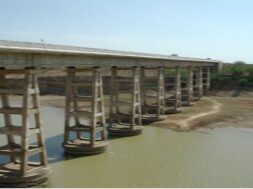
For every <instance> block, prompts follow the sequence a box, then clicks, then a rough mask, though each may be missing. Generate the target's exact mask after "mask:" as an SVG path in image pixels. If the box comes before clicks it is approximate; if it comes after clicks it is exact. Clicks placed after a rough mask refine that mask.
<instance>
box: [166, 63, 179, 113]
mask: <svg viewBox="0 0 253 189" xmlns="http://www.w3.org/2000/svg"><path fill="white" fill-rule="evenodd" d="M180 70H181V69H180V67H179V66H177V67H175V68H172V69H171V68H167V69H166V72H167V73H166V75H168V76H166V80H165V81H166V82H165V88H166V90H165V94H166V95H165V103H166V106H167V107H168V109H170V110H168V111H166V113H179V112H182V109H181V106H182V105H181V97H182V96H181V95H182V94H181V71H180ZM173 71H174V72H173Z"/></svg>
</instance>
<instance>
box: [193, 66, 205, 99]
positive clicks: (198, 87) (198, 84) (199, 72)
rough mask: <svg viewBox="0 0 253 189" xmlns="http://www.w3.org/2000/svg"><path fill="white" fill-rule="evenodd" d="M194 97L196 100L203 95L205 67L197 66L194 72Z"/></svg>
mask: <svg viewBox="0 0 253 189" xmlns="http://www.w3.org/2000/svg"><path fill="white" fill-rule="evenodd" d="M193 95H194V96H193V98H194V100H195V101H197V100H200V99H201V98H202V97H203V68H202V67H197V68H196V69H195V72H194V90H193Z"/></svg>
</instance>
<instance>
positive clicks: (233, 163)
mask: <svg viewBox="0 0 253 189" xmlns="http://www.w3.org/2000/svg"><path fill="white" fill-rule="evenodd" d="M42 118H43V125H44V131H45V134H46V137H47V139H46V145H47V151H48V160H49V163H50V167H51V169H52V174H51V176H50V178H49V180H48V182H47V183H46V184H45V185H43V186H45V187H253V179H252V178H253V177H252V175H253V150H252V149H253V148H252V146H253V130H250V129H235V128H220V129H213V130H211V129H201V130H196V131H191V132H175V131H171V130H168V129H163V128H155V127H152V126H146V127H145V129H144V132H143V134H142V135H140V136H135V137H128V138H117V139H110V141H109V142H110V144H109V147H108V149H107V152H106V153H104V154H100V155H96V156H87V157H75V158H73V157H67V156H64V153H63V149H62V147H61V143H62V141H63V125H64V112H63V110H62V109H57V108H51V107H44V108H42ZM0 119H1V118H0ZM43 186H42V187H43Z"/></svg>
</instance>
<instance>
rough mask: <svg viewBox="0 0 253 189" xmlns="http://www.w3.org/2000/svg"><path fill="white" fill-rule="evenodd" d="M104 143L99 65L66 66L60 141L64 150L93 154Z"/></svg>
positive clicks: (104, 146)
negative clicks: (86, 66) (61, 140)
mask: <svg viewBox="0 0 253 189" xmlns="http://www.w3.org/2000/svg"><path fill="white" fill-rule="evenodd" d="M107 145H108V142H107V133H106V125H105V110H104V97H103V82H102V76H101V73H100V68H99V67H93V68H83V69H81V68H68V70H67V83H66V105H65V133H64V143H63V148H64V149H65V152H66V153H69V154H74V155H75V154H76V155H92V154H98V153H103V152H104V151H105V150H106V147H107Z"/></svg>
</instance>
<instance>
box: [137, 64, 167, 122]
mask: <svg viewBox="0 0 253 189" xmlns="http://www.w3.org/2000/svg"><path fill="white" fill-rule="evenodd" d="M141 97H142V98H141V100H142V120H143V122H144V123H150V122H154V121H160V120H163V119H166V116H164V115H165V111H166V105H165V85H164V67H156V68H147V67H141Z"/></svg>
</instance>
